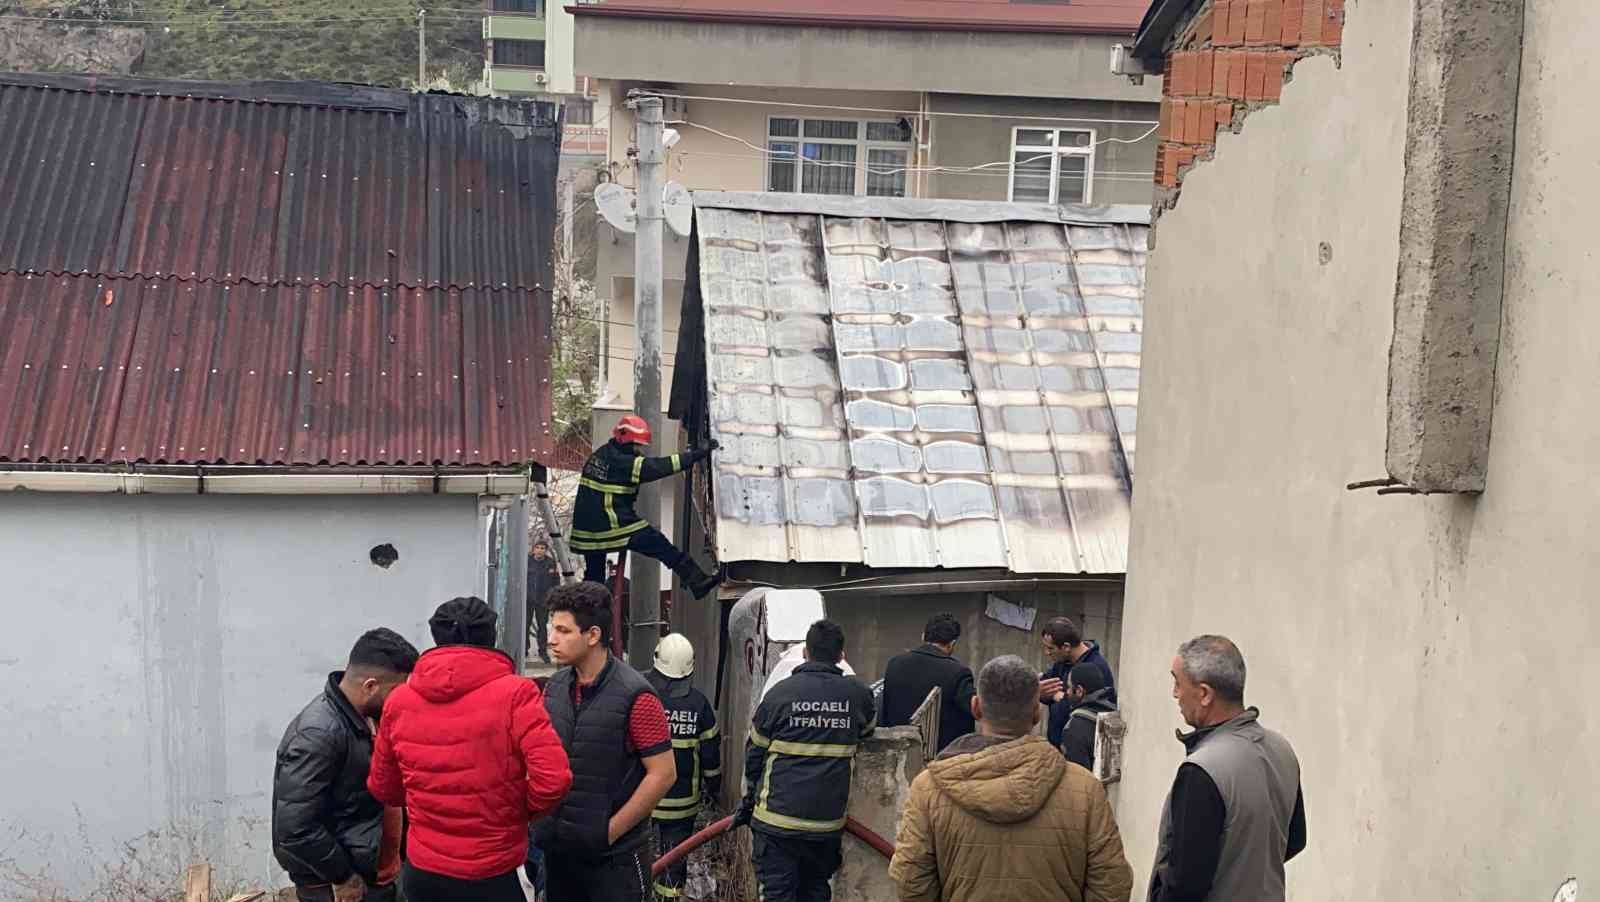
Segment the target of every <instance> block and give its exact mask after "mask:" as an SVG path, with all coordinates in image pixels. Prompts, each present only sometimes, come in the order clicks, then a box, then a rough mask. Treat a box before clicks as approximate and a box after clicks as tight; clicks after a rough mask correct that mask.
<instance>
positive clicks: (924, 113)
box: [655, 94, 1160, 126]
mask: <svg viewBox="0 0 1600 902" xmlns="http://www.w3.org/2000/svg"><path fill="white" fill-rule="evenodd" d="M655 96H657V97H664V98H668V99H671V100H699V101H704V102H709V103H743V104H751V105H754V106H780V107H791V108H794V109H807V110H837V111H841V112H847V113H879V114H882V115H888V116H913V117H919V118H932V117H935V116H940V117H948V118H956V119H1009V120H1015V121H1018V122H1103V123H1105V124H1107V125H1157V126H1159V125H1160V123H1159V122H1157V121H1156V120H1154V119H1089V118H1083V117H1075V116H1007V115H1005V114H1004V113H958V112H955V111H941V110H892V109H884V108H879V107H865V106H834V105H831V104H825V103H794V102H789V101H781V100H751V99H749V98H746V97H712V96H710V95H701V94H657V95H655Z"/></svg>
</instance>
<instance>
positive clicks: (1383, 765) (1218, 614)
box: [1118, 0, 1600, 902]
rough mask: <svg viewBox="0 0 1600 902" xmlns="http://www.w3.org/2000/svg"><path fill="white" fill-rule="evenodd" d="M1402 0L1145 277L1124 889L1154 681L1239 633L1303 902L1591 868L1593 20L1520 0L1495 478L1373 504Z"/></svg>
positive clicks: (1261, 140)
mask: <svg viewBox="0 0 1600 902" xmlns="http://www.w3.org/2000/svg"><path fill="white" fill-rule="evenodd" d="M1410 10H1411V4H1409V3H1384V2H1376V0H1361V2H1352V3H1350V4H1349V5H1348V6H1347V7H1346V16H1347V20H1346V26H1345V32H1344V45H1343V47H1344V49H1343V65H1342V68H1336V67H1335V65H1334V61H1333V59H1332V58H1331V57H1322V58H1317V59H1312V60H1307V61H1302V62H1300V63H1298V64H1296V66H1295V69H1294V73H1293V81H1292V82H1291V83H1290V84H1288V85H1287V86H1286V87H1285V89H1284V92H1283V98H1282V104H1281V106H1278V107H1276V108H1271V109H1265V110H1261V111H1258V112H1255V113H1252V114H1251V115H1250V116H1249V117H1248V119H1246V121H1245V123H1244V126H1243V132H1242V134H1240V135H1231V134H1225V135H1222V136H1220V137H1219V140H1218V144H1217V159H1215V160H1213V161H1210V162H1205V163H1202V164H1200V165H1198V166H1197V167H1196V168H1195V169H1194V170H1193V171H1192V172H1191V173H1190V174H1189V175H1188V177H1187V178H1186V179H1185V181H1184V187H1183V193H1182V196H1181V198H1180V199H1179V201H1178V205H1177V207H1176V209H1174V210H1172V211H1170V212H1168V213H1167V214H1166V215H1164V216H1163V217H1162V219H1161V222H1160V225H1159V228H1158V235H1157V239H1158V240H1157V248H1156V251H1155V253H1154V254H1153V256H1152V259H1151V263H1150V270H1149V293H1150V296H1151V297H1168V298H1182V299H1183V303H1173V304H1155V305H1151V306H1150V307H1149V308H1148V309H1147V310H1146V318H1145V326H1146V332H1145V356H1144V369H1143V376H1142V384H1141V391H1140V395H1141V397H1140V411H1139V414H1140V421H1141V422H1140V427H1141V436H1140V453H1141V458H1140V462H1139V466H1140V472H1139V479H1140V486H1139V491H1138V492H1137V493H1136V497H1135V500H1134V519H1133V523H1134V532H1133V540H1132V565H1131V572H1130V575H1129V584H1128V594H1129V598H1128V604H1127V620H1126V624H1125V635H1126V636H1128V637H1129V639H1130V641H1129V642H1127V643H1126V646H1125V653H1124V655H1123V661H1122V663H1123V667H1122V669H1121V671H1119V673H1118V681H1119V685H1120V692H1119V695H1120V696H1121V699H1122V701H1123V704H1124V716H1125V717H1127V718H1128V720H1129V732H1128V737H1127V746H1126V749H1125V754H1126V759H1125V764H1126V770H1125V778H1124V783H1123V784H1122V789H1121V799H1120V801H1119V805H1118V817H1119V821H1120V823H1121V826H1122V831H1123V839H1124V841H1125V842H1126V844H1127V847H1128V852H1129V856H1130V859H1131V860H1132V861H1133V863H1134V865H1135V868H1136V870H1138V872H1139V875H1140V880H1141V882H1142V881H1143V879H1144V877H1145V876H1146V875H1147V874H1148V868H1149V866H1150V862H1151V857H1152V854H1153V850H1154V843H1155V840H1156V828H1157V821H1158V818H1159V812H1160V806H1161V804H1162V799H1163V797H1164V796H1165V793H1166V791H1167V788H1168V785H1169V783H1170V780H1171V777H1172V774H1173V770H1174V768H1175V767H1176V765H1177V763H1178V761H1179V759H1180V752H1181V747H1180V746H1179V744H1178V743H1176V742H1174V741H1173V739H1172V729H1173V728H1174V727H1175V726H1177V725H1178V723H1179V720H1178V717H1177V712H1176V710H1175V707H1174V704H1173V702H1172V700H1171V698H1170V688H1171V679H1170V677H1169V676H1168V675H1167V668H1168V665H1169V662H1170V659H1171V654H1172V649H1173V648H1174V647H1175V646H1176V645H1177V643H1178V642H1179V641H1181V640H1182V639H1185V638H1188V637H1189V636H1192V635H1194V634H1196V633H1200V632H1213V631H1214V632H1222V633H1226V634H1229V635H1231V636H1232V637H1233V638H1235V639H1236V640H1237V641H1238V642H1239V643H1240V645H1241V647H1242V648H1243V650H1244V652H1245V655H1246V657H1247V659H1248V661H1249V672H1250V680H1249V687H1248V691H1247V696H1248V699H1247V700H1248V701H1249V702H1250V703H1252V704H1256V705H1259V706H1260V707H1261V709H1262V716H1263V720H1264V721H1265V722H1266V723H1267V724H1268V725H1270V726H1272V727H1275V728H1277V729H1279V730H1281V731H1282V732H1283V733H1284V734H1285V735H1286V736H1287V737H1288V738H1289V739H1290V740H1291V741H1292V742H1293V743H1294V744H1295V747H1296V749H1297V751H1298V753H1299V755H1300V759H1301V763H1302V767H1303V773H1304V786H1305V794H1306V807H1307V811H1308V814H1309V817H1310V824H1309V828H1310V847H1309V849H1308V850H1307V852H1306V853H1305V854H1304V855H1302V856H1301V857H1299V858H1298V859H1296V860H1295V861H1294V862H1292V863H1291V864H1290V865H1289V875H1290V896H1291V898H1293V899H1296V900H1301V902H1307V900H1324V899H1325V900H1343V899H1353V898H1385V899H1389V898H1394V899H1407V898H1417V899H1466V900H1483V902H1501V900H1510V899H1527V900H1543V899H1548V898H1550V896H1551V894H1552V893H1553V892H1554V890H1555V889H1556V887H1557V885H1558V884H1559V883H1560V882H1561V881H1562V880H1563V879H1564V878H1566V877H1568V876H1572V875H1576V876H1577V877H1578V878H1579V879H1580V880H1581V881H1583V882H1585V883H1590V882H1593V881H1595V880H1596V879H1600V870H1597V867H1600V866H1597V864H1596V861H1597V859H1596V857H1595V849H1596V848H1597V847H1600V828H1597V827H1596V824H1595V820H1594V812H1595V810H1596V809H1597V808H1600V772H1597V771H1596V769H1595V768H1594V766H1593V754H1594V753H1593V749H1594V748H1595V747H1596V744H1597V743H1600V715H1597V714H1596V713H1595V710H1594V707H1593V705H1591V704H1589V703H1588V701H1587V699H1586V697H1585V696H1584V694H1583V691H1582V687H1583V686H1585V685H1586V684H1587V683H1588V681H1589V676H1590V671H1591V670H1592V667H1591V664H1590V655H1589V653H1588V652H1589V646H1590V645H1591V644H1592V641H1593V638H1594V637H1595V636H1596V635H1600V614H1596V609H1595V607H1594V605H1593V602H1592V596H1593V588H1594V586H1595V585H1597V584H1600V563H1597V562H1600V558H1597V557H1596V556H1595V554H1594V553H1593V550H1592V547H1591V545H1592V542H1591V540H1590V538H1589V536H1588V535H1587V532H1588V529H1587V526H1588V524H1590V523H1592V522H1593V521H1594V520H1595V518H1596V515H1597V513H1600V486H1597V484H1596V482H1595V481H1594V480H1593V479H1592V478H1591V470H1592V467H1593V465H1592V460H1591V458H1592V454H1591V449H1592V448H1594V447H1595V446H1596V445H1597V444H1600V421H1597V420H1596V418H1594V417H1592V416H1587V415H1583V414H1581V413H1578V414H1577V415H1574V414H1575V413H1576V412H1579V411H1586V410H1588V409H1589V407H1590V404H1589V396H1590V395H1591V394H1592V387H1593V386H1594V385H1595V384H1596V381H1597V378H1600V357H1597V356H1596V354H1595V353H1594V347H1593V341H1592V338H1591V336H1592V335H1594V334H1595V332H1596V330H1600V311H1597V310H1596V308H1595V307H1594V305H1593V304H1591V303H1589V302H1588V300H1587V299H1588V298H1589V297H1591V296H1592V295H1593V294H1594V293H1595V291H1596V290H1597V289H1600V271H1597V270H1596V267H1595V265H1594V262H1593V257H1592V254H1591V248H1590V244H1591V243H1592V242H1591V239H1590V237H1589V236H1588V234H1587V232H1586V231H1585V230H1584V229H1582V228H1581V227H1579V226H1578V224H1580V223H1582V222H1583V221H1584V220H1585V217H1586V216H1587V214H1588V212H1589V211H1590V209H1591V208H1592V206H1593V205H1594V204H1595V203H1596V202H1597V201H1600V187H1597V186H1596V184H1595V182H1594V180H1593V179H1592V178H1591V177H1590V176H1591V174H1592V169H1593V161H1592V154H1585V153H1580V152H1576V150H1575V149H1576V148H1580V147H1583V146H1586V145H1587V144H1588V143H1589V142H1590V141H1591V140H1592V139H1593V137H1594V132H1595V128H1594V124H1593V119H1592V117H1590V116H1588V115H1587V111H1588V103H1589V100H1588V96H1587V92H1586V91H1585V90H1584V89H1583V87H1582V86H1584V85H1588V84H1593V83H1594V82H1595V80H1596V79H1597V78H1600V61H1597V60H1596V58H1595V56H1594V54H1593V53H1591V52H1589V51H1588V44H1589V40H1588V38H1589V37H1590V36H1592V35H1593V34H1595V33H1596V32H1597V30H1600V8H1597V7H1595V6H1594V5H1593V4H1589V3H1583V2H1579V0H1554V2H1549V3H1542V4H1531V5H1530V6H1529V7H1528V13H1527V15H1528V20H1527V31H1526V36H1525V43H1524V53H1523V63H1522V67H1523V68H1522V84H1521V89H1520V91H1521V97H1520V110H1519V114H1518V120H1517V130H1518V134H1517V146H1516V162H1515V175H1514V184H1513V190H1512V205H1511V215H1510V222H1509V228H1508V237H1507V241H1508V253H1507V257H1508V261H1509V265H1508V271H1507V283H1506V295H1505V313H1504V333H1503V339H1502V347H1501V352H1500V361H1499V372H1498V384H1497V398H1496V407H1495V412H1494V413H1495V416H1494V429H1493V436H1492V439H1491V448H1490V453H1489V470H1490V476H1489V480H1488V485H1489V487H1490V488H1489V490H1488V491H1487V492H1486V493H1485V494H1483V495H1482V496H1481V497H1471V496H1437V497H1428V498H1420V497H1399V496H1396V497H1377V496H1375V495H1374V494H1371V493H1352V492H1347V491H1345V490H1344V488H1343V487H1344V484H1345V483H1346V482H1350V481H1353V480H1358V479H1363V478H1373V477H1379V476H1382V475H1383V471H1384V434H1385V406H1386V405H1385V398H1386V387H1387V386H1386V374H1387V354H1388V349H1389V341H1390V336H1391V329H1392V321H1393V315H1394V311H1393V300H1394V286H1395V282H1394V272H1395V268H1396V266H1397V255H1398V243H1397V236H1398V230H1399V225H1400V198H1401V178H1402V154H1403V151H1404V142H1405V123H1406V98H1407V83H1408V79H1409V77H1410V34H1411V25H1412V23H1411V21H1410Z"/></svg>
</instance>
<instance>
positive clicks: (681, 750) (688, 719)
mask: <svg viewBox="0 0 1600 902" xmlns="http://www.w3.org/2000/svg"><path fill="white" fill-rule="evenodd" d="M647 676H648V677H649V679H650V685H651V686H654V687H655V690H656V694H657V695H659V696H661V705H662V707H664V708H665V709H666V711H667V725H668V726H669V727H671V728H672V757H673V760H674V761H675V762H676V763H677V765H678V781H677V782H676V783H673V784H672V788H671V789H669V790H667V794H666V796H664V797H663V798H662V799H661V801H660V802H658V803H657V804H656V810H655V812H654V813H653V814H652V815H651V816H652V817H654V818H655V819H656V820H658V821H678V820H686V819H688V820H692V819H694V817H695V816H696V815H698V814H699V813H700V806H701V803H702V802H704V801H707V800H710V801H713V802H714V801H715V800H716V796H717V785H718V783H720V782H721V779H722V733H721V731H719V730H718V729H717V713H716V711H715V710H714V709H713V708H712V707H711V701H710V700H709V699H707V698H706V697H705V694H704V693H702V692H701V691H700V690H698V689H696V688H694V687H693V686H691V685H689V679H688V678H687V677H684V678H683V679H676V680H674V679H669V678H667V677H665V676H662V675H661V674H659V673H657V672H656V671H654V670H652V671H650V673H649V674H647Z"/></svg>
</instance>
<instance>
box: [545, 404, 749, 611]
mask: <svg viewBox="0 0 1600 902" xmlns="http://www.w3.org/2000/svg"><path fill="white" fill-rule="evenodd" d="M649 444H650V427H649V426H648V425H647V424H646V423H645V421H644V419H643V418H641V417H637V416H634V415H633V414H628V415H627V416H625V417H623V418H622V419H620V420H618V421H617V426H616V428H615V429H613V430H611V441H609V442H606V443H605V444H604V445H601V446H600V447H598V448H596V449H595V451H594V453H593V454H591V455H589V459H588V460H587V461H585V462H584V464H583V474H582V475H581V476H580V477H579V479H578V498H577V501H576V503H575V504H574V505H573V510H572V531H571V535H572V541H571V545H572V550H573V551H577V552H580V553H581V554H582V555H583V564H584V568H583V578H584V579H585V580H588V581H590V582H597V583H603V582H605V578H606V558H607V556H609V555H610V554H611V552H613V551H624V550H626V551H637V552H638V553H640V554H642V555H644V556H646V557H651V558H655V559H656V560H658V561H660V562H661V563H663V564H666V565H667V567H668V569H670V570H671V571H672V572H673V573H676V574H678V578H679V579H681V580H683V584H684V586H685V587H686V588H687V589H688V590H689V591H690V592H691V593H692V594H693V595H694V597H696V598H704V597H705V595H706V593H708V592H710V591H711V590H712V589H713V588H715V587H716V585H717V583H719V582H721V581H722V580H721V577H719V576H715V575H712V574H708V573H706V572H705V571H704V570H701V569H700V566H699V565H698V564H696V563H695V562H694V559H693V558H691V557H689V555H688V554H687V553H686V552H684V551H682V550H680V549H679V548H678V547H677V546H675V545H673V544H672V542H671V541H670V540H669V539H668V538H667V537H666V536H664V535H662V534H661V530H659V529H656V528H655V526H654V525H653V524H651V523H650V522H649V521H647V520H643V519H640V517H639V515H638V514H636V513H634V510H633V501H634V498H635V497H637V496H638V494H639V486H641V485H643V484H644V483H647V482H654V481H656V480H657V479H664V478H666V477H668V476H673V475H675V474H678V473H682V472H683V471H684V470H685V469H686V468H688V467H692V466H694V465H695V464H696V463H697V462H699V461H701V460H704V459H705V458H706V457H708V456H710V454H711V452H712V451H713V450H715V449H716V447H717V443H716V442H715V441H712V442H711V444H710V445H709V446H708V447H705V448H700V449H697V450H694V451H690V452H688V453H687V454H672V455H668V456H667V457H645V456H644V455H643V454H642V453H640V452H641V451H642V449H644V448H645V446H647V445H649Z"/></svg>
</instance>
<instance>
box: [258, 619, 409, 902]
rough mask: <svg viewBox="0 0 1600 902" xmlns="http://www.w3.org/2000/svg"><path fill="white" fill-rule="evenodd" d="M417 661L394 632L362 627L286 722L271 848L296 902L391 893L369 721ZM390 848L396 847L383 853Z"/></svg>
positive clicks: (346, 900) (352, 900) (394, 859)
mask: <svg viewBox="0 0 1600 902" xmlns="http://www.w3.org/2000/svg"><path fill="white" fill-rule="evenodd" d="M416 663H417V650H416V648H414V647H412V645H411V643H409V642H407V641H406V640H405V639H404V638H402V637H401V636H400V635H399V634H398V633H395V632H394V631H392V630H387V629H375V630H372V631H370V632H368V633H365V634H364V635H362V637H361V638H360V639H357V640H356V644H355V647H354V648H352V649H351V650H350V659H349V662H348V663H347V664H346V665H345V669H344V670H342V671H335V672H334V673H331V674H329V675H328V682H327V685H326V686H324V687H323V690H322V694H321V695H319V696H317V697H316V698H315V699H313V700H312V702H311V704H309V705H307V706H306V707H305V710H303V711H301V712H300V714H299V715H298V716H296V717H295V719H294V720H293V721H290V723H289V728H288V729H287V730H285V731H284V734H283V741H282V742H280V743H279V744H278V758H277V767H276V769H275V771H274V772H273V777H272V854H273V855H274V856H275V857H276V858H277V859H278V864H280V865H282V866H283V869H284V870H285V871H288V872H289V879H290V880H292V881H294V887H295V894H296V896H297V897H298V898H299V899H300V900H301V902H332V900H337V902H356V900H359V899H362V898H366V899H369V900H380V902H381V900H386V899H393V898H394V897H395V887H394V880H395V877H396V876H397V873H398V869H399V864H400V859H399V855H398V851H399V846H398V844H399V833H398V827H399V824H398V820H399V819H398V818H397V817H390V818H388V820H389V822H390V830H391V832H392V833H393V835H392V836H385V831H384V823H385V812H384V807H383V805H382V804H381V803H380V802H379V801H378V800H377V799H375V798H373V797H372V794H371V793H369V792H368V791H367V771H368V768H369V766H370V761H371V758H372V721H374V720H377V719H378V717H379V715H380V714H381V713H382V712H383V703H384V700H385V699H387V698H388V697H389V693H390V691H391V690H393V689H394V688H395V687H396V686H398V685H400V684H401V683H404V682H405V680H406V676H407V675H408V674H410V673H411V670H412V668H414V667H415V666H416ZM386 840H387V841H388V842H387V844H386V842H385V841H386ZM388 850H392V852H393V853H394V854H393V855H392V856H388V855H384V854H382V853H383V852H384V851H388Z"/></svg>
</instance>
